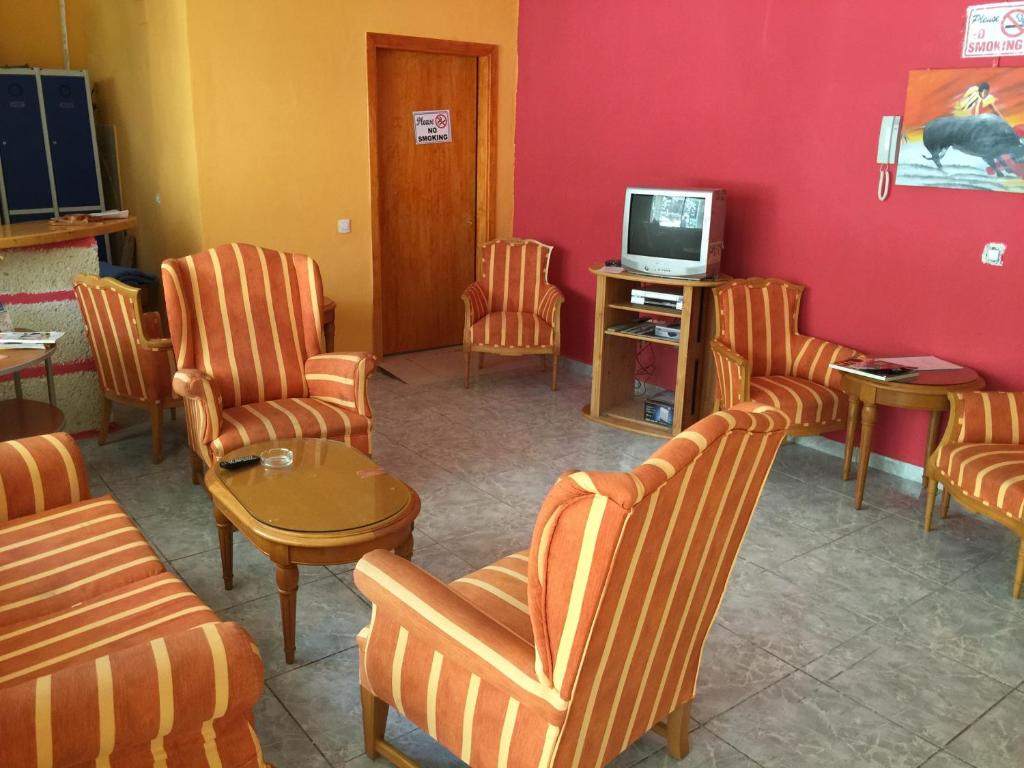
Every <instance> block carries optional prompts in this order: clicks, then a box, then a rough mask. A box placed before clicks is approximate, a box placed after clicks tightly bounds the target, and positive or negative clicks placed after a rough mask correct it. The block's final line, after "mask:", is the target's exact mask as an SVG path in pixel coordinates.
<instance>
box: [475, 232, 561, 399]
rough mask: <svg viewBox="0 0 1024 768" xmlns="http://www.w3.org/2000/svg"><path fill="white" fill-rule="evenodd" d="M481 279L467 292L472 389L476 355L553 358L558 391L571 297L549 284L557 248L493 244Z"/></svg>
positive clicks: (486, 248) (484, 251)
mask: <svg viewBox="0 0 1024 768" xmlns="http://www.w3.org/2000/svg"><path fill="white" fill-rule="evenodd" d="M480 256H481V262H480V278H479V279H478V280H477V281H476V282H475V283H473V284H472V285H470V286H469V287H468V288H467V289H466V290H465V291H463V293H462V301H463V303H464V304H465V306H466V323H465V328H464V330H463V336H462V348H463V350H464V351H465V354H466V386H467V387H468V386H469V371H470V368H471V367H472V366H471V359H472V356H473V353H474V352H479V353H480V365H481V366H483V364H484V358H483V353H485V352H488V353H491V354H495V355H551V389H558V352H559V346H560V337H559V333H560V329H559V322H560V316H561V311H562V303H563V302H564V301H565V297H564V296H562V292H561V291H560V290H558V289H557V288H556V287H555V286H553V285H551V284H550V283H548V262H549V261H550V260H551V246H550V245H545V244H544V243H539V242H537V241H536V240H492V241H490V242H489V243H484V244H483V245H482V246H480Z"/></svg>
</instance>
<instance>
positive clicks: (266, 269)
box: [161, 243, 323, 408]
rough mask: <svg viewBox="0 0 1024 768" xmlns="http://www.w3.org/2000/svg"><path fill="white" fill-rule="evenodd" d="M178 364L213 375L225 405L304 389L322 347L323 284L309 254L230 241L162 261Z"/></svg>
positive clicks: (292, 394)
mask: <svg viewBox="0 0 1024 768" xmlns="http://www.w3.org/2000/svg"><path fill="white" fill-rule="evenodd" d="M161 271H162V275H163V285H164V300H165V301H166V303H167V319H168V323H169V325H170V331H171V342H172V343H173V345H174V354H175V358H176V360H177V364H178V368H180V369H185V368H197V369H199V370H200V371H202V372H203V373H206V374H207V375H208V376H210V377H211V378H213V380H214V381H215V382H216V384H217V386H218V388H219V389H220V394H221V397H222V399H223V402H224V407H225V408H231V407H233V406H236V405H244V404H246V403H255V402H263V401H266V400H279V399H281V398H285V397H305V396H306V395H307V389H306V379H305V374H304V370H303V368H304V365H305V361H306V359H307V358H309V357H312V356H313V355H318V354H320V353H321V352H322V351H323V316H322V310H321V307H322V304H323V287H322V286H321V283H320V270H319V269H317V266H316V262H314V261H313V260H312V259H310V258H309V257H308V256H302V255H299V254H293V253H283V252H281V251H273V250H270V249H268V248H260V247H258V246H255V245H246V244H244V243H229V244H227V245H219V246H217V247H216V248H210V249H209V250H208V251H203V252H201V253H195V254H192V255H191V256H185V257H183V258H180V259H168V260H166V261H165V262H164V263H163V265H162V269H161Z"/></svg>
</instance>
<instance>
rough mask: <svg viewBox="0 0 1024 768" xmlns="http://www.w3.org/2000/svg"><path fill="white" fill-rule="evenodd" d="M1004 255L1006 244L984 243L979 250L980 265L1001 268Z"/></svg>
mask: <svg viewBox="0 0 1024 768" xmlns="http://www.w3.org/2000/svg"><path fill="white" fill-rule="evenodd" d="M1004 253H1006V243H986V244H985V247H984V248H983V249H982V250H981V263H982V264H991V265H992V266H994V267H1001V266H1003V254H1004Z"/></svg>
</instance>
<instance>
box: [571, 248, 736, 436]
mask: <svg viewBox="0 0 1024 768" xmlns="http://www.w3.org/2000/svg"><path fill="white" fill-rule="evenodd" d="M590 271H591V272H592V273H593V274H594V275H595V276H596V277H597V301H596V303H595V307H594V373H593V384H592V388H591V393H590V403H589V404H588V405H586V406H584V407H583V413H584V415H585V416H586V417H587V418H589V419H591V420H592V421H596V422H599V423H601V424H607V425H608V426H611V427H618V428H619V429H627V430H630V431H632V432H640V433H643V434H645V435H654V436H656V437H665V438H667V437H671V436H672V435H674V434H676V433H678V432H680V431H682V430H683V429H685V428H686V427H688V426H689V425H690V424H692V423H693V422H695V421H697V419H699V418H700V417H701V416H703V415H705V414H706V413H708V412H709V411H710V407H711V400H712V395H713V391H714V384H713V380H714V372H713V366H712V364H711V362H710V355H709V353H708V351H707V347H708V341H709V340H710V339H711V335H712V333H713V332H714V328H715V323H714V318H713V316H712V315H713V312H714V300H713V298H712V296H711V290H710V289H711V288H714V287H715V286H717V285H722V284H723V283H725V282H727V280H728V279H729V278H727V277H724V276H723V277H722V278H721V279H718V280H680V279H677V278H669V277H652V276H649V275H638V274H633V273H631V272H608V271H606V270H605V269H604V267H591V268H590ZM641 285H648V286H651V290H655V291H663V292H665V293H680V294H682V296H683V308H682V310H675V309H661V308H658V307H644V306H639V305H636V304H631V303H630V300H629V297H630V291H631V290H632V289H633V288H638V287H640V286H641ZM645 317H648V318H653V317H668V318H678V319H679V340H678V341H675V340H672V339H662V338H658V337H651V336H637V335H631V334H627V333H622V332H620V331H615V330H612V329H611V326H615V325H619V324H621V323H626V322H629V321H631V320H637V319H640V318H645ZM643 342H649V343H651V344H659V345H663V346H668V347H671V348H674V349H675V350H676V351H677V356H676V375H675V393H674V404H675V410H674V413H673V419H672V426H671V428H670V427H668V426H664V425H661V424H653V423H651V422H649V421H644V400H645V399H646V398H648V397H650V396H651V393H648V394H646V395H636V394H634V390H635V382H636V357H637V345H638V344H640V343H643ZM705 359H707V365H705Z"/></svg>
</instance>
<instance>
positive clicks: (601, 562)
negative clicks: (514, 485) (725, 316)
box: [529, 404, 788, 766]
mask: <svg viewBox="0 0 1024 768" xmlns="http://www.w3.org/2000/svg"><path fill="white" fill-rule="evenodd" d="M787 426H788V420H787V419H786V417H785V416H784V415H783V414H782V413H780V412H778V411H775V410H774V409H770V408H766V407H764V406H755V405H754V404H744V405H741V406H739V407H737V408H734V409H732V410H729V411H720V412H718V413H715V414H712V415H711V416H708V417H707V418H705V419H703V420H701V421H700V422H698V423H697V424H695V425H694V426H693V427H692V428H691V429H688V430H686V431H684V432H682V433H680V434H679V435H677V436H676V437H675V438H673V439H672V440H670V441H668V442H667V443H666V444H665V445H664V446H663V447H662V448H660V449H659V450H658V451H657V452H656V453H655V454H654V455H653V456H651V457H650V458H649V459H647V461H645V462H644V463H643V464H641V465H640V466H639V467H637V468H636V469H635V470H633V471H632V472H608V473H587V472H575V473H572V474H567V475H565V476H563V477H562V478H561V479H560V480H559V481H558V482H557V483H556V485H555V487H554V488H553V489H552V490H551V492H550V493H549V494H548V497H547V499H546V500H545V502H544V505H543V507H542V509H541V512H540V515H539V516H538V519H537V525H536V528H535V529H534V534H533V541H532V544H531V549H530V564H529V609H530V617H531V622H532V625H533V631H534V638H535V641H536V648H537V661H536V665H537V672H538V675H539V676H540V677H541V679H542V680H544V681H547V682H550V683H551V684H552V685H553V686H554V687H555V689H556V690H558V691H559V692H560V694H561V695H562V696H563V697H564V698H566V699H569V711H568V713H567V719H566V725H565V728H566V729H567V731H566V732H565V733H563V737H562V738H561V739H560V740H559V746H558V747H557V750H558V752H557V754H556V756H555V764H566V765H568V764H570V763H571V764H573V765H586V766H591V765H604V764H605V763H607V762H608V761H609V760H611V759H612V758H613V757H614V756H615V755H617V754H618V753H620V752H621V751H622V750H623V749H625V747H626V746H627V745H628V744H629V743H631V742H632V741H633V740H635V739H636V738H638V737H639V736H640V735H641V734H642V733H644V732H645V731H647V730H649V729H650V728H651V727H652V726H653V724H654V723H656V722H658V721H659V720H661V719H662V718H664V717H665V716H666V715H667V714H668V713H669V712H671V711H672V710H674V709H675V708H676V707H677V706H679V705H680V704H682V703H684V702H686V701H688V700H690V699H691V698H692V697H693V693H694V685H695V682H696V675H697V669H698V666H699V664H700V657H701V652H702V648H703V644H704V639H705V637H706V635H707V632H708V630H709V628H710V627H711V624H712V622H713V620H714V617H715V615H716V613H717V611H718V607H719V604H720V602H721V600H722V595H723V593H724V591H725V586H726V582H727V581H728V578H729V574H730V573H731V571H732V567H733V564H734V563H735V560H736V555H737V552H738V551H739V547H740V543H741V542H742V540H743V536H744V533H745V532H746V529H747V525H748V523H749V521H750V516H751V513H752V512H753V509H754V506H755V504H756V503H757V500H758V497H759V496H760V493H761V489H762V487H763V485H764V482H765V478H766V476H767V474H768V470H769V469H770V467H771V465H772V462H773V461H774V459H775V454H776V452H777V450H778V447H779V445H780V444H781V442H782V439H783V437H784V436H785V430H786V427H787Z"/></svg>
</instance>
